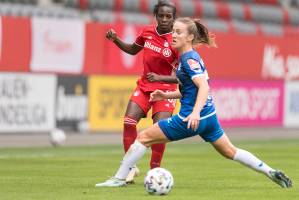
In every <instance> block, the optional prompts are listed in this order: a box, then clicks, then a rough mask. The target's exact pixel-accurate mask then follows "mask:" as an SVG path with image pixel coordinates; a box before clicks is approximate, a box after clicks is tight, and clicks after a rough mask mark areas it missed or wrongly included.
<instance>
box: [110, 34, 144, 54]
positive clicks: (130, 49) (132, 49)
mask: <svg viewBox="0 0 299 200" xmlns="http://www.w3.org/2000/svg"><path fill="white" fill-rule="evenodd" d="M106 38H107V39H109V40H110V41H112V42H113V43H114V44H116V46H118V48H120V49H121V50H122V51H124V52H126V53H128V54H131V55H136V54H137V53H138V52H139V51H141V50H142V47H141V46H138V45H137V44H135V43H132V44H128V43H125V42H123V41H122V40H121V39H120V38H119V37H118V36H117V33H116V32H115V31H114V30H113V29H110V30H109V31H108V32H107V33H106Z"/></svg>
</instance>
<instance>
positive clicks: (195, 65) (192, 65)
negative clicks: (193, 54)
mask: <svg viewBox="0 0 299 200" xmlns="http://www.w3.org/2000/svg"><path fill="white" fill-rule="evenodd" d="M187 63H188V65H189V67H190V69H192V70H194V69H200V64H199V62H197V61H196V60H194V59H188V60H187Z"/></svg>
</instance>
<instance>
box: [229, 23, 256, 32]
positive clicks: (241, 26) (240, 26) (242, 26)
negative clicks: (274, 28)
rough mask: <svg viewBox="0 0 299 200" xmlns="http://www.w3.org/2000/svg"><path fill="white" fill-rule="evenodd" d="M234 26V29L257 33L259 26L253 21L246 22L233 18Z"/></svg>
mask: <svg viewBox="0 0 299 200" xmlns="http://www.w3.org/2000/svg"><path fill="white" fill-rule="evenodd" d="M231 25H232V28H233V30H234V31H236V32H238V33H243V34H256V33H257V26H256V24H254V23H252V22H246V21H242V20H236V19H235V20H233V21H232V23H231Z"/></svg>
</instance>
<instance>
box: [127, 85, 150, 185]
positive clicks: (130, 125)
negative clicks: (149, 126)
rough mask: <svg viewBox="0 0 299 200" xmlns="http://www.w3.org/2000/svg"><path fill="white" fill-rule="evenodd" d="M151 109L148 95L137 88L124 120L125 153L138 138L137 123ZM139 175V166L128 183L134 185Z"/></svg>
mask: <svg viewBox="0 0 299 200" xmlns="http://www.w3.org/2000/svg"><path fill="white" fill-rule="evenodd" d="M149 109H150V104H149V102H148V94H146V93H144V92H142V91H141V90H140V89H139V87H138V86H137V87H136V89H135V91H134V92H133V94H132V96H131V98H130V101H129V103H128V106H127V110H126V114H125V118H124V132H123V144H124V150H125V152H127V151H128V149H129V148H130V146H131V145H132V144H133V143H134V141H135V139H136V137H137V127H136V126H137V123H138V122H139V121H140V119H141V118H143V117H145V116H146V113H147V112H148V110H149ZM139 173H140V171H139V169H138V168H137V166H134V167H132V169H131V171H130V173H129V174H128V177H127V178H126V181H127V183H134V177H136V176H138V175H139Z"/></svg>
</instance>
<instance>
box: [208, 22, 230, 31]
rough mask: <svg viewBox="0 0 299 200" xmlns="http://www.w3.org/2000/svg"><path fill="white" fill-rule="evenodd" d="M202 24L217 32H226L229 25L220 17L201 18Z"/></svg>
mask: <svg viewBox="0 0 299 200" xmlns="http://www.w3.org/2000/svg"><path fill="white" fill-rule="evenodd" d="M203 22H204V24H206V25H207V27H208V28H209V29H210V30H211V31H218V32H228V31H229V26H228V23H227V22H226V21H224V20H222V19H218V20H216V19H203Z"/></svg>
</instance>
